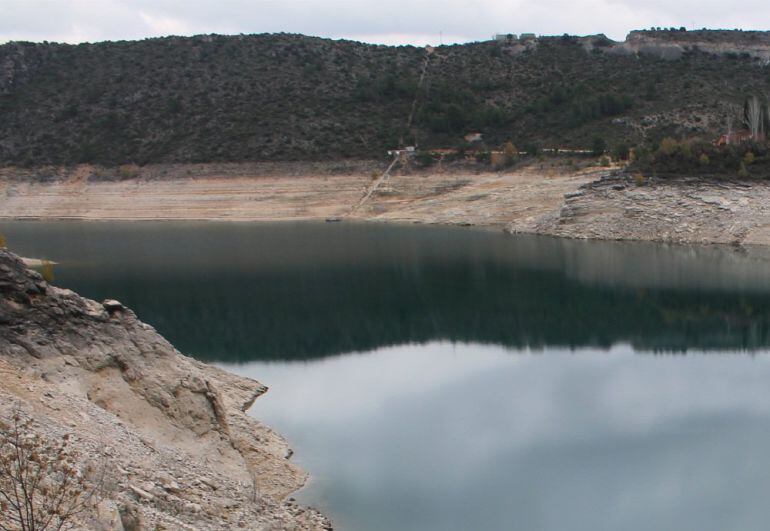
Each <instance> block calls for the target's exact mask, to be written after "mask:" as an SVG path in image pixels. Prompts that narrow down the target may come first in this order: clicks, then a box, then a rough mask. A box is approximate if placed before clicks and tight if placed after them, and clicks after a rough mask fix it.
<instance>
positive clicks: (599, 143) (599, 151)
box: [591, 135, 607, 157]
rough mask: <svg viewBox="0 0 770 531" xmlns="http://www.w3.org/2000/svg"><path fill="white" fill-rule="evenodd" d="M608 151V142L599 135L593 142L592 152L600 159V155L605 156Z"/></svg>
mask: <svg viewBox="0 0 770 531" xmlns="http://www.w3.org/2000/svg"><path fill="white" fill-rule="evenodd" d="M606 150H607V142H606V141H605V140H604V138H602V137H600V136H599V135H597V136H595V137H594V138H593V140H592V141H591V151H592V152H593V154H594V155H596V156H597V157H598V156H599V155H603V154H604V152H605V151H606Z"/></svg>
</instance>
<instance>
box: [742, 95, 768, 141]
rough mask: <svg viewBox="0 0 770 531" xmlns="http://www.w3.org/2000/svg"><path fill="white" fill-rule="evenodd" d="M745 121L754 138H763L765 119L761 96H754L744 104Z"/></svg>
mask: <svg viewBox="0 0 770 531" xmlns="http://www.w3.org/2000/svg"><path fill="white" fill-rule="evenodd" d="M743 121H744V123H745V124H746V127H747V128H748V130H749V131H750V132H751V138H752V140H761V139H762V138H764V135H765V119H764V111H763V109H762V104H761V103H760V102H759V98H757V97H756V96H752V97H751V98H749V99H747V100H746V103H745V104H744V105H743Z"/></svg>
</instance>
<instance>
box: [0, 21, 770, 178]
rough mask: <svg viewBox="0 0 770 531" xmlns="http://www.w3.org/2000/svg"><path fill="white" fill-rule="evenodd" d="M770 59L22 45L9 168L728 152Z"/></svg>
mask: <svg viewBox="0 0 770 531" xmlns="http://www.w3.org/2000/svg"><path fill="white" fill-rule="evenodd" d="M767 46H768V45H767V36H766V35H765V34H761V33H758V34H756V35H755V34H753V33H750V34H744V33H743V32H738V33H736V34H732V33H729V32H728V33H726V34H724V35H723V34H721V33H717V34H712V33H711V32H635V33H632V34H631V35H630V36H629V38H628V40H627V41H626V42H624V43H613V42H612V41H609V40H608V39H606V38H604V37H600V36H599V37H584V38H578V37H570V36H564V37H541V38H538V39H527V40H526V41H524V42H520V41H518V40H516V41H513V40H507V41H506V40H504V41H503V42H497V41H490V42H481V43H470V44H465V45H457V46H440V47H437V48H435V50H433V52H432V53H430V54H429V53H428V52H427V51H426V50H424V49H421V48H416V47H411V46H402V47H388V46H375V45H367V44H363V43H356V42H350V41H332V40H328V39H319V38H312V37H305V36H301V35H284V34H281V35H248V36H232V37H225V36H216V35H207V36H197V37H190V38H179V37H169V38H162V39H148V40H145V41H137V42H105V43H97V44H82V45H77V46H71V45H62V44H53V43H43V44H32V43H9V44H5V45H2V46H0V165H26V166H39V165H45V164H74V163H97V164H104V165H121V164H130V163H135V164H139V165H145V164H149V163H168V162H183V163H200V162H244V161H279V160H280V161H287V160H302V161H306V160H339V159H344V158H371V157H382V156H384V153H385V152H386V150H388V149H391V148H393V147H395V146H397V145H398V143H399V140H400V139H401V138H402V137H403V139H404V141H405V142H406V143H410V144H411V143H417V144H418V145H420V146H423V147H453V146H456V145H458V144H459V143H460V141H461V139H462V138H463V136H464V135H465V134H467V133H468V132H469V131H480V132H482V133H483V134H484V139H485V141H486V143H487V145H488V146H491V147H496V146H498V145H500V143H502V142H504V141H506V140H512V141H513V142H514V143H515V144H516V145H517V146H518V147H520V148H522V149H523V148H526V147H527V144H530V143H540V144H546V145H549V146H559V147H565V148H566V147H575V148H586V147H590V142H591V138H592V137H593V136H594V135H600V136H603V137H604V138H605V139H607V140H608V141H609V143H610V147H612V144H614V143H620V142H630V143H634V142H638V141H639V140H641V139H642V138H645V137H646V138H654V137H655V136H656V135H658V136H661V135H672V134H674V135H675V134H703V135H709V136H710V135H717V134H718V133H720V132H721V130H722V129H723V128H724V127H726V120H725V117H726V116H728V115H730V116H732V115H733V114H734V108H731V106H739V105H742V103H743V98H745V96H746V95H750V94H761V93H763V91H764V90H765V87H766V75H765V71H764V69H763V68H762V66H763V64H764V63H765V62H766V60H767V58H768V48H767ZM744 52H745V55H744ZM423 67H425V72H426V76H425V78H424V80H423V82H422V84H421V83H420V81H419V80H420V78H421V75H422V72H423ZM413 104H414V109H415V111H416V112H415V115H414V120H413V122H412V124H411V128H410V129H408V130H407V118H408V116H409V114H410V111H411V109H412V108H413ZM650 124H652V125H650ZM648 125H649V127H648ZM126 174H127V175H130V170H127V172H126Z"/></svg>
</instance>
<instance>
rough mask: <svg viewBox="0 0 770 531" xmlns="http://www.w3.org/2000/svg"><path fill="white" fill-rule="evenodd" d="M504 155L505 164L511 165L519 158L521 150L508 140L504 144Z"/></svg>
mask: <svg viewBox="0 0 770 531" xmlns="http://www.w3.org/2000/svg"><path fill="white" fill-rule="evenodd" d="M503 156H504V157H505V165H506V166H510V165H511V164H513V163H514V162H516V159H518V158H519V150H518V149H516V146H514V145H513V142H506V143H505V146H503Z"/></svg>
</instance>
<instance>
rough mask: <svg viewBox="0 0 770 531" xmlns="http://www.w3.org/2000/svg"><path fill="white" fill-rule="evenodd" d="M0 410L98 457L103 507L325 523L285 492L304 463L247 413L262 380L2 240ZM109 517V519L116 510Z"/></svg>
mask: <svg viewBox="0 0 770 531" xmlns="http://www.w3.org/2000/svg"><path fill="white" fill-rule="evenodd" d="M0 373H2V374H1V376H2V378H1V379H0V397H1V398H2V399H1V400H0V404H2V405H0V417H5V418H7V417H8V415H9V414H10V411H11V409H13V408H15V407H20V408H21V409H22V411H24V412H25V413H27V414H29V415H30V416H31V417H32V418H33V419H34V420H35V425H36V426H37V428H38V429H39V431H40V432H41V433H42V434H43V435H44V436H46V437H60V436H61V435H63V434H65V433H72V434H73V435H74V437H75V440H76V441H77V444H78V446H79V448H80V449H81V450H82V452H83V453H85V454H92V455H97V454H101V455H104V457H105V459H106V462H107V463H109V465H110V466H111V467H112V468H111V470H113V473H112V474H111V476H112V480H113V481H114V488H113V490H112V492H111V493H110V495H109V496H107V499H106V501H105V505H104V506H105V507H106V509H105V510H107V512H109V511H110V510H112V511H113V512H114V511H115V510H116V509H119V508H123V509H125V508H126V507H129V506H131V507H133V506H134V505H136V506H137V509H136V510H138V511H139V513H140V514H141V516H142V518H143V519H144V520H145V522H146V524H147V526H148V527H149V528H154V525H163V526H165V527H166V528H168V529H177V528H182V527H184V528H190V527H191V528H194V529H230V528H231V527H232V526H234V525H237V524H238V523H241V524H247V523H248V526H249V527H252V526H257V527H259V526H260V525H262V526H266V525H268V524H270V525H278V526H279V527H280V528H282V529H284V528H286V529H316V528H323V527H325V526H327V525H328V522H327V521H326V520H325V519H324V518H323V517H322V516H320V515H319V514H318V513H316V512H314V511H312V510H307V509H304V508H299V507H296V506H295V505H294V504H293V503H291V502H284V501H283V500H284V498H285V497H286V496H287V495H288V494H289V493H291V492H293V491H294V490H296V489H297V488H299V487H300V486H302V485H303V483H304V481H305V478H306V476H305V473H304V472H302V471H301V470H299V469H298V468H297V467H295V466H294V465H293V464H292V463H291V462H290V461H288V457H289V456H290V454H291V452H290V450H289V449H288V447H287V445H286V443H285V441H284V440H283V439H282V438H281V437H280V436H278V435H276V434H275V433H274V432H272V431H271V430H270V429H269V428H267V427H265V426H263V425H262V424H260V423H258V422H256V421H255V420H253V419H252V418H250V417H249V416H247V415H246V414H245V410H246V409H248V408H249V407H250V406H251V404H252V403H253V401H254V400H255V399H256V398H257V397H258V396H259V395H261V394H262V393H264V392H265V391H266V388H265V387H264V386H262V385H261V384H259V383H257V382H255V381H251V380H248V379H245V378H241V377H237V376H234V375H231V374H228V373H226V372H224V371H221V370H218V369H215V368H212V367H209V366H206V365H205V364H202V363H199V362H196V361H194V360H192V359H190V358H187V357H185V356H183V355H182V354H180V353H179V352H177V351H176V350H175V349H174V348H173V347H172V346H171V345H170V344H169V343H168V342H167V341H166V340H165V339H163V338H162V337H161V336H160V335H158V334H157V333H156V332H155V331H154V329H153V328H152V327H150V326H149V325H146V324H144V323H142V322H140V321H139V320H138V319H137V318H136V316H135V315H134V314H133V312H131V311H130V310H129V309H127V308H125V307H123V306H122V305H121V304H120V303H118V302H116V301H106V302H105V303H103V304H100V303H97V302H95V301H92V300H88V299H84V298H82V297H80V296H78V295H77V294H75V293H73V292H71V291H69V290H63V289H59V288H56V287H53V286H51V285H49V284H48V283H46V282H45V281H44V280H43V279H42V278H41V277H40V275H38V274H37V273H35V272H33V271H30V270H28V269H26V268H25V267H24V265H23V264H22V262H21V261H20V260H19V259H18V258H17V257H16V256H14V255H13V254H11V253H10V252H8V251H6V250H2V249H0ZM113 520H114V518H113Z"/></svg>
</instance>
